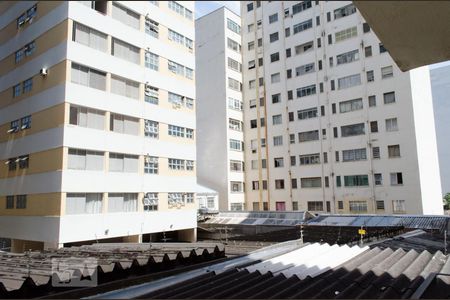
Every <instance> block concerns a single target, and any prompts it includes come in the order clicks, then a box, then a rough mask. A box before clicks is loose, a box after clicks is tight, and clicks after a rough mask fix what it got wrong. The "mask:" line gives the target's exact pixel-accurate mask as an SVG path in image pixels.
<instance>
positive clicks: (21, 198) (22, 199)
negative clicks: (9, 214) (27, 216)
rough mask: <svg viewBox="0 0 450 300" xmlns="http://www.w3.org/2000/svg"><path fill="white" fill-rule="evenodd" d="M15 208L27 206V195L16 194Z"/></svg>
mask: <svg viewBox="0 0 450 300" xmlns="http://www.w3.org/2000/svg"><path fill="white" fill-rule="evenodd" d="M16 208H17V209H25V208H27V195H17V196H16Z"/></svg>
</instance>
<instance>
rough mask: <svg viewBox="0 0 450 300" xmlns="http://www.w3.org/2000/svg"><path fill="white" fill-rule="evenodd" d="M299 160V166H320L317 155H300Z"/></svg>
mask: <svg viewBox="0 0 450 300" xmlns="http://www.w3.org/2000/svg"><path fill="white" fill-rule="evenodd" d="M299 158H300V159H299V161H300V165H301V166H304V165H315V164H320V154H319V153H314V154H305V155H300V156H299Z"/></svg>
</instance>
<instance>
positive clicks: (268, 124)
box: [241, 1, 443, 214]
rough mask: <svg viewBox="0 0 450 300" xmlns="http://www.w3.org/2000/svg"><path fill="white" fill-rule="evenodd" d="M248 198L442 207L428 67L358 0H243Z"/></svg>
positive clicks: (297, 203)
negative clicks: (404, 58) (388, 36)
mask: <svg viewBox="0 0 450 300" xmlns="http://www.w3.org/2000/svg"><path fill="white" fill-rule="evenodd" d="M241 17H242V53H243V59H242V61H243V63H242V64H243V66H242V68H243V82H242V85H243V95H244V128H245V141H244V142H245V149H244V150H245V161H246V162H247V168H246V203H247V209H253V210H310V211H314V212H331V213H377V214H385V213H387V214H391V213H394V214H404V213H407V214H442V213H443V210H442V200H441V199H442V197H441V182H440V178H439V166H438V159H437V150H436V135H435V129H434V117H433V107H432V96H431V87H430V77H429V72H428V68H427V67H422V68H418V69H415V70H412V71H410V72H405V73H403V72H401V71H400V70H399V68H398V67H397V66H396V65H395V63H394V61H393V60H392V58H391V57H390V56H389V52H388V49H386V48H385V47H383V45H382V44H381V43H380V41H379V40H378V39H377V37H376V35H375V34H374V33H373V31H372V30H371V28H370V26H369V25H368V24H367V23H366V22H365V21H364V19H363V17H362V16H361V15H360V14H359V12H358V11H357V9H356V8H355V6H354V5H353V4H352V2H351V1H243V2H241Z"/></svg>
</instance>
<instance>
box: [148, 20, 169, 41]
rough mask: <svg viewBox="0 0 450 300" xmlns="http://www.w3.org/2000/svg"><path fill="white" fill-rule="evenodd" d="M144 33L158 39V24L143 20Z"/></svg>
mask: <svg viewBox="0 0 450 300" xmlns="http://www.w3.org/2000/svg"><path fill="white" fill-rule="evenodd" d="M169 30H170V29H169ZM145 33H146V34H148V35H150V36H152V37H154V38H159V23H158V22H155V21H153V20H151V19H149V18H145ZM169 35H170V32H169Z"/></svg>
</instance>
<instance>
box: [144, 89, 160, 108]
mask: <svg viewBox="0 0 450 300" xmlns="http://www.w3.org/2000/svg"><path fill="white" fill-rule="evenodd" d="M144 94H145V102H147V103H151V104H156V105H158V103H159V89H158V88H156V87H153V86H150V85H148V84H146V85H145V91H144Z"/></svg>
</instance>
